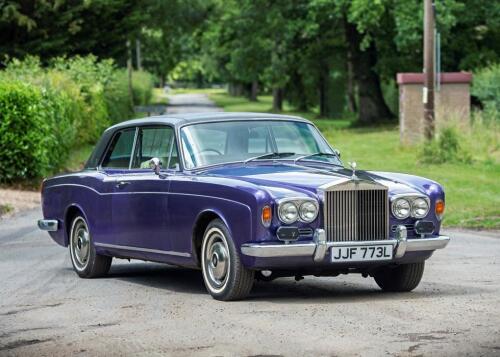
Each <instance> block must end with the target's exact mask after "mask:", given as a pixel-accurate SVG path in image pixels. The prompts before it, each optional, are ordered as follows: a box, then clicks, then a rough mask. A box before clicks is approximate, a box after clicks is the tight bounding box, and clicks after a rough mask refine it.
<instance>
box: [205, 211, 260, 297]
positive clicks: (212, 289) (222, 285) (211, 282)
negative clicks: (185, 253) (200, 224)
mask: <svg viewBox="0 0 500 357" xmlns="http://www.w3.org/2000/svg"><path fill="white" fill-rule="evenodd" d="M201 268H202V272H203V281H204V282H205V286H206V288H207V290H208V292H209V293H210V295H212V297H213V298H215V299H217V300H223V301H228V300H239V299H243V298H245V297H246V296H247V295H248V294H249V293H250V290H251V289H252V286H253V281H254V272H253V271H252V270H249V269H246V268H245V267H244V266H243V264H241V261H240V256H239V254H238V252H237V250H236V247H235V245H234V242H233V240H232V238H231V235H230V234H229V230H228V229H227V227H226V225H225V224H224V222H222V221H221V220H220V219H215V220H213V221H212V222H210V224H209V225H208V227H207V229H206V230H205V234H204V236H203V243H202V246H201Z"/></svg>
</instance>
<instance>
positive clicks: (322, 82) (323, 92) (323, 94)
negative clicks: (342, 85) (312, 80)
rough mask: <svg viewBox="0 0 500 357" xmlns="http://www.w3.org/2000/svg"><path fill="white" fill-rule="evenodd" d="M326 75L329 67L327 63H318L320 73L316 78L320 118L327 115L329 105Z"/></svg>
mask: <svg viewBox="0 0 500 357" xmlns="http://www.w3.org/2000/svg"><path fill="white" fill-rule="evenodd" d="M328 75H329V68H328V64H326V63H324V62H323V63H320V73H319V80H318V90H319V116H320V117H321V118H325V117H328V114H330V113H329V107H328V84H329V83H328V80H329V78H328Z"/></svg>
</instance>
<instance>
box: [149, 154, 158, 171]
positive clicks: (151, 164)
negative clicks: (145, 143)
mask: <svg viewBox="0 0 500 357" xmlns="http://www.w3.org/2000/svg"><path fill="white" fill-rule="evenodd" d="M149 168H150V169H151V170H153V171H154V172H155V174H157V175H160V170H161V160H160V159H158V158H157V157H153V158H152V159H151V160H149Z"/></svg>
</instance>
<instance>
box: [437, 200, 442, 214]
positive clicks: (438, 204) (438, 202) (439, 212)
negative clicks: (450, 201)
mask: <svg viewBox="0 0 500 357" xmlns="http://www.w3.org/2000/svg"><path fill="white" fill-rule="evenodd" d="M443 213H444V202H443V201H441V200H440V201H437V202H436V214H437V215H438V216H442V215H443Z"/></svg>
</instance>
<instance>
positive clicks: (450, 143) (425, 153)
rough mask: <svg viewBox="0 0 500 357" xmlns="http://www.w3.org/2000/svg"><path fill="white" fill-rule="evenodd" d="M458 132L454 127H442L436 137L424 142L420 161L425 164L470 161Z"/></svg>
mask: <svg viewBox="0 0 500 357" xmlns="http://www.w3.org/2000/svg"><path fill="white" fill-rule="evenodd" d="M460 141H461V138H460V134H459V132H458V130H457V129H456V128H455V127H446V128H443V129H442V130H441V131H440V132H439V133H438V135H437V137H436V139H434V140H432V141H430V142H427V143H425V144H424V146H423V148H422V150H421V153H420V161H421V162H422V163H426V164H443V163H447V162H448V163H449V162H463V163H468V162H471V160H472V158H471V155H470V154H469V153H468V152H466V151H465V150H464V149H463V147H462V146H461V145H460Z"/></svg>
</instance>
